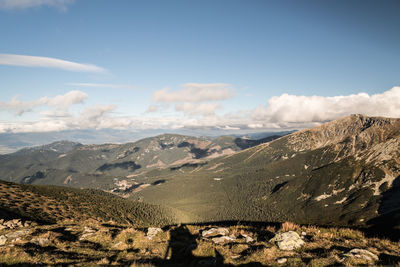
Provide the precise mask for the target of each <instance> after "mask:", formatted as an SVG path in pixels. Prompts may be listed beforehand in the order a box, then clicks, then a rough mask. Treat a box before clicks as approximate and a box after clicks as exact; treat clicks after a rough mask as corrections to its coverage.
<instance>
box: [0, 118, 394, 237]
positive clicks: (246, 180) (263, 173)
mask: <svg viewBox="0 0 400 267" xmlns="http://www.w3.org/2000/svg"><path fill="white" fill-rule="evenodd" d="M399 146H400V120H399V119H391V118H382V117H367V116H363V115H352V116H348V117H344V118H342V119H338V120H335V121H332V122H328V123H326V124H323V125H321V126H318V127H315V128H311V129H306V130H301V131H298V132H294V133H291V134H288V135H284V136H270V137H268V138H266V139H261V140H249V139H243V138H235V137H229V136H224V137H219V138H216V139H207V138H195V137H190V136H182V135H172V134H167V135H160V136H156V137H152V138H146V139H143V140H140V141H137V142H134V143H127V144H122V145H117V144H104V145H82V144H79V143H73V142H67V141H62V142H56V143H52V144H50V145H45V146H40V147H35V148H28V149H23V150H20V151H18V152H16V153H13V154H7V155H2V156H0V162H1V164H0V177H2V179H3V180H6V181H10V182H17V183H24V184H46V185H63V186H69V187H77V188H97V189H102V190H103V191H108V192H111V193H113V194H114V195H119V196H123V197H124V198H128V199H130V200H134V201H137V202H138V203H139V202H140V203H148V204H151V205H157V206H159V205H161V206H165V207H168V208H172V209H174V210H178V211H179V212H182V214H185V220H187V221H191V222H213V221H214V222H216V221H232V220H233V221H259V222H265V221H268V222H283V221H287V220H289V221H293V222H296V223H299V224H317V225H338V226H357V227H381V228H385V229H399V226H400V208H399V203H400V171H399V170H400V159H399V153H400V150H399V148H400V147H399Z"/></svg>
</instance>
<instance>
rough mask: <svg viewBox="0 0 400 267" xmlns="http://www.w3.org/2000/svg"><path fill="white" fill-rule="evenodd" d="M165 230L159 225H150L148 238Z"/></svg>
mask: <svg viewBox="0 0 400 267" xmlns="http://www.w3.org/2000/svg"><path fill="white" fill-rule="evenodd" d="M162 231H163V230H162V229H161V228H159V227H149V228H148V229H147V238H148V239H152V238H153V237H155V236H156V235H157V234H158V233H160V232H162Z"/></svg>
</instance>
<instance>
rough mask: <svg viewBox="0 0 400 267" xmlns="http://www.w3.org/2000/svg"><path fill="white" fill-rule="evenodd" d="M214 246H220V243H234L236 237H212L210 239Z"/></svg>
mask: <svg viewBox="0 0 400 267" xmlns="http://www.w3.org/2000/svg"><path fill="white" fill-rule="evenodd" d="M211 240H212V241H213V242H214V243H215V244H222V243H226V242H231V241H235V240H236V237H235V236H234V235H230V236H220V237H214V238H212V239H211Z"/></svg>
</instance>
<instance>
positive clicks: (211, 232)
mask: <svg viewBox="0 0 400 267" xmlns="http://www.w3.org/2000/svg"><path fill="white" fill-rule="evenodd" d="M228 234H229V230H228V229H227V228H225V227H218V228H211V229H208V230H205V231H203V232H202V233H201V235H202V237H214V236H225V235H228Z"/></svg>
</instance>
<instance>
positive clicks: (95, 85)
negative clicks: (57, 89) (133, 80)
mask: <svg viewBox="0 0 400 267" xmlns="http://www.w3.org/2000/svg"><path fill="white" fill-rule="evenodd" d="M68 85H72V86H78V87H93V88H115V89H137V87H136V86H134V85H129V84H112V83H68Z"/></svg>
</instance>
